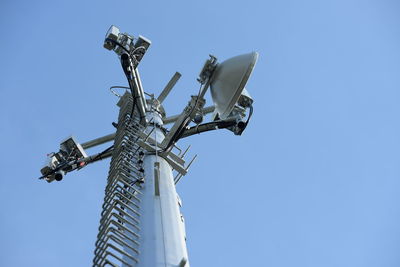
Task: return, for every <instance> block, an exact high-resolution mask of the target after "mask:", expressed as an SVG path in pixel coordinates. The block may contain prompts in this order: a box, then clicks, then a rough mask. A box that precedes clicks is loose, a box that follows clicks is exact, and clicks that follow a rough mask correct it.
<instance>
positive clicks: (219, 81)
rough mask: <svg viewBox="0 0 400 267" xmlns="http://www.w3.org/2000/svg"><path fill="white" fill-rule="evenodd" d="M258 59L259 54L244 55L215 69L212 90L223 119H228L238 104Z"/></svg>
mask: <svg viewBox="0 0 400 267" xmlns="http://www.w3.org/2000/svg"><path fill="white" fill-rule="evenodd" d="M257 58H258V53H257V52H252V53H249V54H243V55H240V56H236V57H233V58H230V59H228V60H225V61H224V62H222V63H220V64H218V66H217V68H216V69H215V71H214V74H213V76H212V78H211V79H212V80H211V83H210V90H211V96H212V99H213V102H214V105H215V110H216V112H217V113H218V115H219V117H220V118H221V119H226V118H227V117H228V116H229V114H230V113H231V112H232V110H233V108H234V106H235V104H236V103H237V102H238V100H239V98H240V96H241V95H242V92H243V90H244V86H245V85H246V83H247V80H248V79H249V77H250V75H251V72H252V71H253V68H254V66H255V64H256V62H257ZM246 94H247V95H248V93H247V92H246ZM247 95H246V96H245V98H246V97H247Z"/></svg>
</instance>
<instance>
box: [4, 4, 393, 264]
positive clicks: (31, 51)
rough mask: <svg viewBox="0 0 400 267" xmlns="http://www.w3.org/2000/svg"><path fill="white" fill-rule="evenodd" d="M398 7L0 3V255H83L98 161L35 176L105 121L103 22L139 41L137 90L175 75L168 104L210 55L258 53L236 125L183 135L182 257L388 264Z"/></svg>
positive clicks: (111, 100) (102, 171)
mask: <svg viewBox="0 0 400 267" xmlns="http://www.w3.org/2000/svg"><path fill="white" fill-rule="evenodd" d="M399 14H400V4H399V2H398V1H394V0H393V1H390V0H370V1H361V0H334V1H333V0H332V1H317V0H307V1H295V0H292V1H289V0H287V1H277V0H275V1H253V0H249V1H240V2H239V1H228V0H226V1H211V0H205V1H158V2H157V1H74V0H71V1H18V0H14V1H9V0H3V1H1V3H0V26H1V29H2V34H1V37H0V40H1V45H0V47H1V49H0V59H1V64H0V73H1V74H0V93H1V97H0V118H1V122H2V123H1V124H0V133H1V137H2V138H1V144H2V145H1V147H2V153H1V154H0V155H1V156H0V159H1V161H0V162H1V164H0V166H1V168H0V203H1V204H0V207H1V213H0V251H1V253H0V254H1V256H0V266H29V267H31V266H32V267H35V266H41V267H43V266H45V267H46V266H61V267H63V266H65V267H70V266H90V265H91V260H92V257H93V250H94V242H95V238H96V234H97V227H98V222H99V218H100V216H99V215H100V207H101V204H102V199H103V195H104V186H105V181H106V174H107V171H108V163H109V162H108V161H103V162H101V163H99V164H94V165H93V166H90V167H87V168H85V169H83V170H81V171H79V172H75V173H71V174H69V175H67V176H66V177H65V179H64V180H63V181H62V182H60V183H51V184H47V183H46V182H43V181H38V180H37V179H36V177H38V176H39V174H40V173H39V169H40V168H41V167H42V164H43V162H44V159H45V156H46V153H48V152H51V151H54V150H57V149H58V145H59V142H60V141H61V140H62V139H64V138H65V137H67V136H69V135H70V134H74V135H75V136H76V137H77V138H78V140H80V141H81V142H84V141H88V140H90V139H93V138H96V137H99V136H102V135H105V134H108V133H111V132H112V131H113V130H114V129H113V127H112V125H111V122H113V121H115V120H116V118H117V112H118V109H117V107H116V105H115V104H116V101H117V99H116V98H115V97H114V96H112V95H111V94H110V93H109V91H108V87H109V86H112V85H118V84H119V85H125V84H126V82H125V80H124V75H123V73H122V71H121V68H120V66H119V63H118V60H117V58H116V56H115V55H114V54H113V53H111V52H109V51H107V50H105V49H104V48H103V47H102V44H103V40H104V35H105V32H106V31H107V29H108V27H109V26H110V25H111V24H115V25H117V26H119V27H120V28H121V29H122V30H123V31H126V32H129V33H131V34H133V35H136V36H137V35H139V34H141V35H144V36H146V37H147V38H149V39H150V40H152V46H151V48H150V50H149V51H148V53H147V54H146V56H145V58H144V59H143V61H142V63H141V65H140V71H141V74H142V80H143V84H144V87H145V90H146V91H147V92H153V93H155V94H159V93H160V91H161V89H162V88H163V87H164V85H165V84H166V83H167V82H168V80H169V78H170V77H171V76H172V74H173V73H174V72H175V71H180V72H181V73H182V74H183V77H182V78H181V80H180V81H179V83H178V84H177V86H176V88H175V90H174V91H173V94H171V95H170V97H169V98H168V99H167V101H166V104H165V107H166V109H167V111H168V113H169V115H173V114H176V113H178V112H180V111H181V110H182V108H183V107H184V105H186V103H187V101H188V99H189V96H190V95H191V94H195V93H196V90H197V89H198V83H197V82H196V78H197V75H198V73H199V71H200V69H201V67H202V64H203V63H204V61H205V60H206V59H207V57H208V54H210V53H211V54H213V55H215V56H217V57H218V58H219V59H220V60H224V59H227V58H229V57H232V56H235V55H238V54H242V53H247V52H250V51H258V52H259V53H260V58H259V61H258V64H257V66H256V68H255V71H254V72H253V76H252V77H251V79H250V81H249V83H248V84H247V89H248V90H249V92H250V93H251V94H252V96H253V97H254V99H255V112H254V116H253V119H252V121H251V123H250V124H249V127H248V129H247V130H246V131H245V133H244V135H243V136H241V137H237V136H234V135H233V134H232V133H231V132H228V131H219V132H213V133H208V134H204V135H200V136H194V137H192V138H190V139H187V140H183V142H181V146H184V145H187V144H192V150H191V155H194V154H195V153H197V154H198V155H199V157H198V160H197V162H195V164H194V165H193V167H192V168H191V171H190V173H189V175H187V177H185V178H183V180H182V181H181V183H180V184H179V186H178V192H179V193H180V195H181V198H182V199H183V205H184V207H183V212H184V215H185V218H186V229H187V237H188V250H189V259H190V261H191V264H192V266H273V267H292V266H296V267H321V266H323V267H338V266H340V267H378V266H379V267H398V266H400V253H399V250H400V227H399V225H400V164H399V163H400V124H399V120H400V105H399V102H400V17H399ZM99 149H100V148H99ZM94 152H96V149H94V150H92V151H90V153H94Z"/></svg>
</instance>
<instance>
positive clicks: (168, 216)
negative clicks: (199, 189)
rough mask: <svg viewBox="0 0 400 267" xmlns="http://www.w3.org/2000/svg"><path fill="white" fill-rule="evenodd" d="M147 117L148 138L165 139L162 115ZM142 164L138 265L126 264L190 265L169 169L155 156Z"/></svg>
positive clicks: (182, 224) (142, 265) (150, 155)
mask: <svg viewBox="0 0 400 267" xmlns="http://www.w3.org/2000/svg"><path fill="white" fill-rule="evenodd" d="M147 117H148V118H149V120H151V119H153V122H152V123H151V124H150V125H149V126H148V127H147V129H146V132H147V133H150V132H151V131H152V133H151V136H152V137H153V138H154V140H156V142H157V143H161V141H162V140H163V138H164V134H163V132H162V130H161V129H160V127H161V126H162V120H161V116H160V115H159V114H158V112H151V113H147ZM143 161H144V163H143V164H144V165H143V167H144V183H143V184H142V190H141V192H142V194H141V204H140V205H141V216H140V236H141V237H140V254H139V256H138V260H139V262H138V263H135V262H134V261H129V259H127V261H128V263H130V264H132V266H138V267H139V266H140V267H150V266H155V267H164V266H168V267H169V266H171V267H172V266H174V267H175V266H189V263H188V255H187V249H186V237H185V228H184V222H183V217H182V215H181V213H180V209H179V205H180V204H179V202H180V201H179V197H178V194H177V193H176V189H175V183H174V179H173V175H172V168H171V166H170V165H169V164H168V162H167V161H166V160H164V159H163V158H162V157H160V156H159V155H157V154H154V153H151V154H146V155H145V156H144V159H143ZM135 264H136V265H135ZM125 266H127V265H125Z"/></svg>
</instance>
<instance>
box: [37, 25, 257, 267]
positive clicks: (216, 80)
mask: <svg viewBox="0 0 400 267" xmlns="http://www.w3.org/2000/svg"><path fill="white" fill-rule="evenodd" d="M150 44H151V43H150V41H149V40H147V39H146V38H144V37H142V36H139V38H137V39H136V42H134V38H133V37H132V36H130V35H128V34H126V33H120V32H119V29H118V28H116V27H115V26H112V27H111V28H110V29H109V31H108V32H107V35H106V39H105V43H104V47H105V48H107V49H109V50H113V51H115V52H116V53H117V55H118V56H119V59H120V61H121V65H122V69H123V71H124V73H125V75H126V77H127V80H128V84H129V87H125V88H126V89H128V90H127V91H126V92H125V93H124V94H123V95H122V96H120V95H118V94H117V93H115V92H114V91H113V92H114V94H116V95H118V96H119V97H120V100H119V102H118V106H119V107H120V112H119V117H118V123H116V124H115V123H114V126H115V127H116V129H117V130H116V133H114V134H110V135H107V136H104V137H100V138H97V139H95V140H92V141H89V142H86V143H83V144H79V143H78V142H77V141H76V139H75V138H74V137H70V138H67V139H66V140H64V141H63V142H61V144H60V150H59V151H58V152H57V153H50V154H49V155H48V159H47V163H46V164H45V166H44V167H43V168H42V169H41V173H42V176H41V177H40V179H45V180H46V181H48V182H52V181H54V180H57V181H61V180H62V179H63V177H64V175H65V174H67V173H68V172H71V171H73V170H76V169H80V168H83V167H84V166H86V165H88V164H90V163H93V162H96V161H98V160H101V159H104V158H107V157H110V156H111V163H110V169H109V173H108V179H107V186H106V188H105V196H104V203H103V205H102V212H101V219H100V226H99V232H98V235H97V241H96V243H95V251H94V254H95V255H94V259H93V266H138V267H153V266H160V267H161V266H163V267H164V266H180V267H183V266H189V262H188V255H187V248H186V233H185V226H184V220H183V216H182V214H181V213H180V207H181V201H180V198H179V196H178V194H177V192H176V189H175V185H176V183H178V182H179V180H180V178H181V177H182V176H183V175H185V174H187V172H188V169H189V167H190V165H191V164H192V163H193V161H194V160H195V158H196V156H195V157H193V159H192V160H191V161H190V162H189V163H188V164H186V162H185V159H184V157H185V155H186V153H187V151H188V149H189V148H187V149H186V150H185V151H182V150H181V149H179V148H178V147H177V146H176V143H177V142H178V140H179V139H181V138H185V137H188V136H191V135H193V134H199V133H202V132H206V131H211V130H217V129H223V128H226V129H228V130H230V131H232V132H233V133H234V134H236V135H241V134H242V132H243V131H244V129H245V128H246V126H247V124H248V122H249V119H250V117H251V115H252V111H253V108H252V103H253V100H252V98H251V97H250V96H249V94H248V92H247V91H246V89H244V86H245V84H246V82H247V80H248V78H249V76H250V74H251V72H252V70H253V68H254V65H255V63H256V60H257V57H258V54H257V53H255V52H253V53H250V54H244V55H240V56H236V57H233V58H231V59H228V60H226V61H224V62H222V63H217V59H216V58H215V57H213V56H210V59H208V60H207V61H206V63H205V64H204V66H203V69H202V70H201V72H200V76H199V79H198V81H199V82H200V84H201V87H200V91H199V93H198V94H197V95H194V96H191V99H190V101H189V102H188V104H187V106H186V107H185V108H184V110H183V111H182V113H181V114H179V115H175V116H171V117H166V116H165V115H166V114H165V110H164V108H163V106H162V102H163V101H164V99H165V98H166V97H167V96H168V94H169V93H170V91H171V89H172V88H173V87H174V85H175V83H176V82H177V81H178V80H179V78H180V74H179V73H176V74H175V75H174V76H173V77H172V79H171V80H170V82H169V83H168V84H167V85H166V87H165V88H164V90H163V91H162V92H161V94H160V95H159V96H158V97H157V98H155V97H154V95H148V94H147V95H148V96H150V97H148V98H146V96H145V95H146V94H145V93H144V90H143V88H142V82H141V80H140V76H139V72H138V70H137V66H138V64H139V63H140V61H141V59H142V58H143V56H144V54H145V53H146V51H147V49H148V48H149V46H150ZM112 88H113V87H112ZM112 88H111V89H112ZM208 88H210V90H211V96H212V99H213V102H214V105H213V106H209V107H204V104H205V99H204V95H205V93H206V91H207V89H208ZM247 111H249V112H247ZM212 112H214V114H213V117H212V120H211V121H210V122H206V123H202V121H203V116H204V115H206V114H208V113H212ZM169 123H173V126H172V127H171V128H170V129H167V128H165V126H164V125H165V124H169ZM191 124H192V125H193V124H194V125H193V126H190V125H191ZM109 141H114V144H113V145H112V146H110V147H109V148H107V149H106V150H104V151H102V152H100V153H97V154H95V155H92V156H87V154H86V151H85V149H87V148H90V147H94V146H97V145H99V144H103V143H106V142H109ZM173 171H175V172H176V173H177V175H176V176H175V178H174V176H173Z"/></svg>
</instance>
